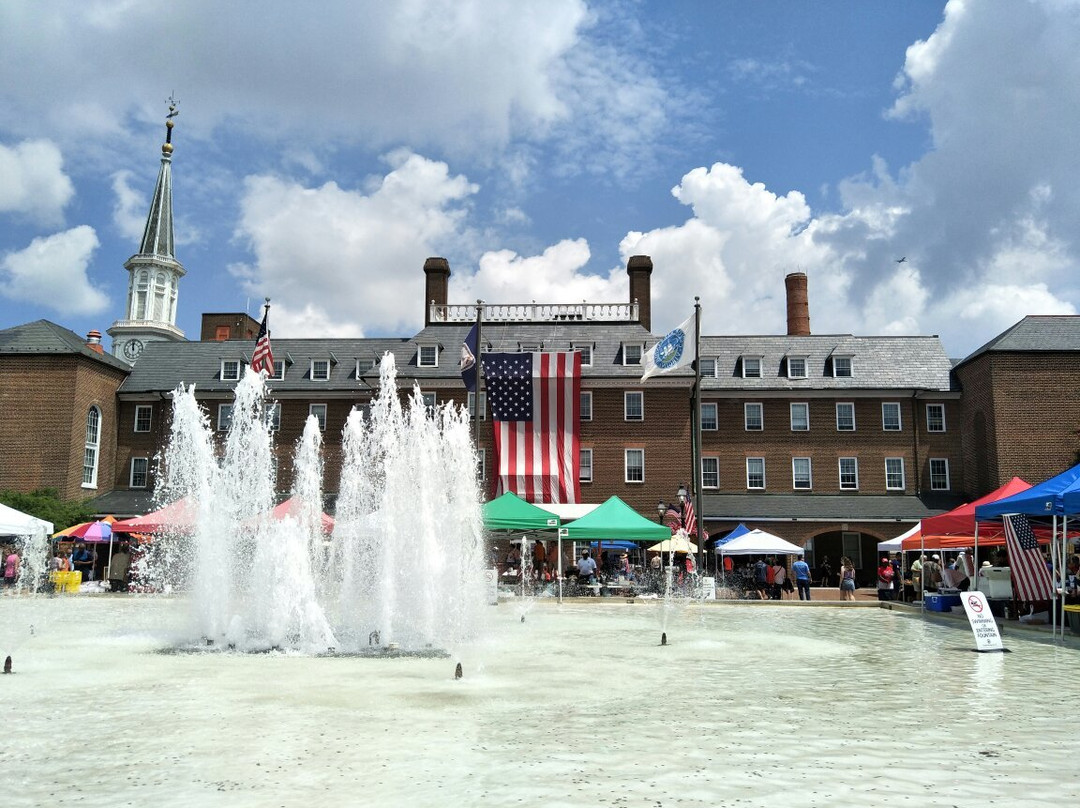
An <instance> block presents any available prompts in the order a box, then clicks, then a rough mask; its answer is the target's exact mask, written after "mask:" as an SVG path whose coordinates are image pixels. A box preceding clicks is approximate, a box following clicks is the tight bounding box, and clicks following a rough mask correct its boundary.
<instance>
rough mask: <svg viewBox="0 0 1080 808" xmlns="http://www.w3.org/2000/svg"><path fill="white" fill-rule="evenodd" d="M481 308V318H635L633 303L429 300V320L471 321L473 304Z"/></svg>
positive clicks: (512, 320) (514, 320)
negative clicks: (457, 302)
mask: <svg viewBox="0 0 1080 808" xmlns="http://www.w3.org/2000/svg"><path fill="white" fill-rule="evenodd" d="M478 305H479V307H480V308H481V309H483V321H484V322H486V323H487V322H504V323H549V322H560V321H565V322H583V321H593V322H595V321H604V322H636V321H637V319H638V304H637V303H507V304H498V303H480V304H477V303H469V304H465V305H440V304H437V303H431V304H430V311H429V316H430V320H431V322H433V323H472V322H475V321H476V308H477V306H478Z"/></svg>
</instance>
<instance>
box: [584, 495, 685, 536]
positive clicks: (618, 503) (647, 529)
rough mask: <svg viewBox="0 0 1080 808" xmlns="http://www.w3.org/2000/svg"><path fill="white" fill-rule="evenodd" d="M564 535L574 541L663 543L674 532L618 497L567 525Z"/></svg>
mask: <svg viewBox="0 0 1080 808" xmlns="http://www.w3.org/2000/svg"><path fill="white" fill-rule="evenodd" d="M564 535H565V536H566V538H568V539H571V540H573V541H603V540H605V539H611V540H613V541H614V540H622V541H663V540H664V539H670V538H671V528H670V527H668V526H667V525H661V524H658V523H657V522H653V521H650V520H649V519H646V518H645V517H644V516H642V515H641V514H639V513H638V512H637V511H635V510H634V509H633V508H631V507H630V506H629V505H627V504H626V503H625V502H623V501H622V500H621V499H619V498H618V497H612V498H611V499H609V500H608V501H607V502H605V503H604V504H603V505H601V506H600V507H599V508H597V509H596V510H594V511H592V512H591V513H587V514H585V516H582V517H581V518H580V519H575V520H574V521H573V522H571V523H570V524H569V525H567V526H566V530H565V531H564Z"/></svg>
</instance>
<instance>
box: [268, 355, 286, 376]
mask: <svg viewBox="0 0 1080 808" xmlns="http://www.w3.org/2000/svg"><path fill="white" fill-rule="evenodd" d="M266 380H267V381H268V382H282V381H285V360H284V359H275V360H274V372H273V373H271V374H270V375H269V376H267V377H266Z"/></svg>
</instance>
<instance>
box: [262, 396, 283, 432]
mask: <svg viewBox="0 0 1080 808" xmlns="http://www.w3.org/2000/svg"><path fill="white" fill-rule="evenodd" d="M265 415H266V423H267V425H268V426H269V427H270V431H271V432H280V431H281V402H280V401H275V402H273V403H272V404H269V405H267V407H266V410H265Z"/></svg>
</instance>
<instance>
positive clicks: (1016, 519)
mask: <svg viewBox="0 0 1080 808" xmlns="http://www.w3.org/2000/svg"><path fill="white" fill-rule="evenodd" d="M1003 521H1004V522H1005V546H1006V547H1007V548H1008V550H1009V567H1010V568H1011V569H1012V579H1013V585H1014V587H1015V589H1016V591H1015V592H1014V593H1013V594H1014V596H1015V597H1016V599H1017V600H1027V601H1034V600H1050V599H1051V598H1052V597H1053V591H1054V590H1053V584H1052V583H1051V581H1050V570H1048V569H1047V568H1046V559H1045V558H1043V554H1042V551H1041V550H1040V549H1039V542H1038V541H1037V540H1036V538H1035V533H1034V532H1033V531H1032V529H1031V522H1029V521H1028V518H1027V517H1026V516H1024V515H1023V514H1014V515H1012V516H1005V517H1003Z"/></svg>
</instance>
